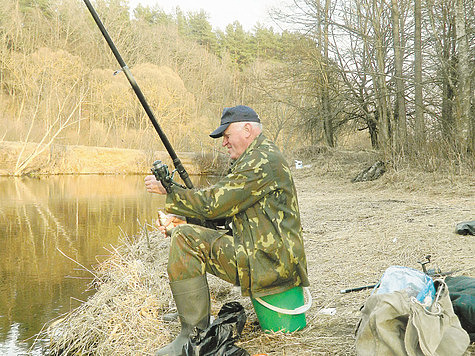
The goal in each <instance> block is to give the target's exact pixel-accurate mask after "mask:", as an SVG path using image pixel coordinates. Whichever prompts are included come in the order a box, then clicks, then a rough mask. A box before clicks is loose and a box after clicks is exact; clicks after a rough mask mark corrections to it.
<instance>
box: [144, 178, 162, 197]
mask: <svg viewBox="0 0 475 356" xmlns="http://www.w3.org/2000/svg"><path fill="white" fill-rule="evenodd" d="M145 188H147V192H149V193H155V194H167V191H166V190H165V188H164V187H163V185H162V183H160V182H159V181H158V180H157V178H155V176H154V175H149V176H146V177H145Z"/></svg>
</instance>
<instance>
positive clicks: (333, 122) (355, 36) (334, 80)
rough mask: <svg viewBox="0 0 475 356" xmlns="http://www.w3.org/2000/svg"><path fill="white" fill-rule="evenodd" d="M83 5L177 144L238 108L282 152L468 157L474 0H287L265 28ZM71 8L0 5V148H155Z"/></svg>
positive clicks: (466, 162) (50, 3) (209, 145)
mask: <svg viewBox="0 0 475 356" xmlns="http://www.w3.org/2000/svg"><path fill="white" fill-rule="evenodd" d="M94 6H95V7H96V10H97V12H98V14H99V16H100V17H101V19H102V21H103V23H104V25H105V27H106V29H107V31H108V32H109V34H110V35H111V37H112V39H113V40H114V42H115V44H116V46H117V47H118V49H119V51H120V53H121V55H122V57H123V58H124V60H125V62H126V63H127V64H128V67H129V68H131V71H132V73H133V75H134V77H135V78H136V80H137V82H138V84H139V86H140V88H141V89H142V91H143V92H144V95H145V97H146V98H147V101H148V102H149V104H150V106H151V108H152V110H153V112H154V114H155V116H156V117H157V119H158V121H159V123H160V125H161V127H162V128H163V129H164V131H165V133H166V134H167V136H168V138H169V139H170V141H171V143H172V145H173V147H174V148H175V150H177V151H193V152H218V151H219V146H220V142H216V141H219V140H216V141H215V140H211V139H210V138H209V137H208V134H209V132H211V131H212V130H213V129H214V128H215V126H216V124H217V122H218V119H219V117H220V114H221V111H222V109H223V107H226V106H233V105H237V104H245V105H249V106H251V107H253V108H254V109H255V110H256V111H257V112H258V113H259V115H260V117H261V119H262V121H263V123H264V127H265V133H266V135H267V136H269V137H270V138H272V139H273V140H275V141H276V143H277V144H278V145H279V146H280V147H281V148H282V150H283V151H284V152H285V153H289V152H290V153H291V152H295V151H296V150H298V149H302V148H306V149H307V150H308V149H309V147H310V149H312V148H314V147H317V146H328V147H337V146H340V147H341V146H343V147H352V148H357V149H374V150H377V151H378V152H380V154H381V158H382V159H383V160H384V161H386V162H390V163H391V165H392V166H393V167H394V168H396V169H397V168H398V167H401V166H403V165H407V164H410V165H415V166H417V167H419V168H421V169H424V170H428V171H436V170H441V169H444V170H449V171H451V172H454V173H463V172H464V173H467V172H471V171H473V169H474V167H475V163H474V162H475V159H474V157H475V98H474V87H475V31H474V29H475V10H474V9H475V6H474V0H401V1H399V0H391V1H389V0H349V1H347V0H345V1H343V0H294V2H293V4H292V5H290V6H288V7H287V8H285V9H274V11H273V12H272V17H273V18H274V20H275V23H276V27H275V28H272V27H266V26H263V25H260V24H256V26H255V27H254V28H253V30H251V31H245V30H244V29H243V27H242V26H241V24H240V23H239V22H234V23H232V24H229V25H228V26H227V27H226V29H225V31H221V30H216V31H214V30H213V28H212V26H211V24H210V23H209V21H208V16H207V14H206V13H205V12H204V11H201V12H190V13H183V12H182V11H181V10H180V9H179V8H177V9H176V11H175V12H174V13H165V12H164V11H163V10H162V9H161V8H160V7H159V6H154V7H149V6H142V5H139V6H138V7H136V8H134V9H131V8H130V6H129V3H128V1H127V0H98V1H96V2H94ZM117 69H119V65H118V64H117V62H116V60H115V58H114V57H113V55H112V53H111V51H110V49H109V48H108V46H107V44H106V42H105V41H104V39H103V38H102V35H101V33H100V31H99V30H98V28H97V27H96V25H95V23H94V22H93V19H92V17H91V16H90V14H89V12H88V11H87V9H86V7H85V5H84V3H83V2H82V1H79V0H14V1H12V0H0V145H1V144H2V143H6V142H10V141H14V142H20V143H21V144H23V145H26V144H30V145H31V144H33V145H35V147H36V149H35V151H33V153H32V154H30V156H29V157H26V158H25V157H23V158H22V159H18V160H17V164H16V167H15V174H17V175H21V174H22V173H24V172H26V171H27V167H28V164H29V162H31V160H33V159H34V155H35V152H36V154H38V152H40V150H44V149H50V148H51V147H52V146H54V145H55V144H62V145H85V146H104V147H118V148H133V149H139V150H150V149H152V148H153V149H158V147H157V142H158V138H157V136H156V133H155V131H154V130H153V128H152V126H151V124H150V122H149V119H148V117H147V116H146V114H145V112H144V110H143V109H142V107H141V105H140V103H139V102H138V100H137V99H136V98H135V94H134V92H133V91H132V89H131V87H130V85H129V84H128V82H127V79H126V78H125V76H124V75H123V73H116V70H117Z"/></svg>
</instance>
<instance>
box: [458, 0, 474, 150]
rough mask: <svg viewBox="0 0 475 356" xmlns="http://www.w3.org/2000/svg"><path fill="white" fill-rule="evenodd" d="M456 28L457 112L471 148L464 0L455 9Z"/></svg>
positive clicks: (460, 0)
mask: <svg viewBox="0 0 475 356" xmlns="http://www.w3.org/2000/svg"><path fill="white" fill-rule="evenodd" d="M455 29H456V34H457V36H456V44H457V49H458V67H457V72H458V73H457V74H458V75H457V79H458V90H457V96H458V100H457V104H458V110H457V114H458V116H459V120H458V121H459V122H460V124H461V127H462V128H467V130H466V132H467V137H466V141H467V149H468V150H471V148H472V147H470V146H473V143H472V135H473V134H472V130H471V129H470V128H471V126H472V125H471V124H472V121H473V118H472V119H471V113H470V79H471V78H470V64H469V54H468V40H467V33H466V30H465V16H464V7H463V0H457V3H456V11H455Z"/></svg>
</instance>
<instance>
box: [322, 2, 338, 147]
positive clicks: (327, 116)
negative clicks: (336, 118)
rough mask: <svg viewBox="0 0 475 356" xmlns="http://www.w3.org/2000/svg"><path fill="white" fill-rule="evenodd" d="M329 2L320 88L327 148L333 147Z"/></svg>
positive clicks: (327, 3) (324, 32)
mask: <svg viewBox="0 0 475 356" xmlns="http://www.w3.org/2000/svg"><path fill="white" fill-rule="evenodd" d="M329 11H330V0H325V14H324V15H325V24H324V29H323V60H324V64H325V66H324V68H323V77H324V81H323V88H322V109H323V129H324V132H325V141H326V143H327V145H328V146H330V147H334V146H335V140H334V133H333V120H332V116H331V110H330V95H329V92H328V91H329V85H330V81H329V67H330V66H329V63H330V60H329V57H328V22H329Z"/></svg>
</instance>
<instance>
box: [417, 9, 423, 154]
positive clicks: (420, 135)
mask: <svg viewBox="0 0 475 356" xmlns="http://www.w3.org/2000/svg"><path fill="white" fill-rule="evenodd" d="M421 18H422V14H421V0H414V22H415V23H414V27H415V29H414V88H415V92H414V100H415V132H414V139H415V145H416V150H417V151H420V150H421V148H422V146H423V144H424V142H425V125H424V104H423V100H422V36H421V32H422V31H421V27H422V26H421Z"/></svg>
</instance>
